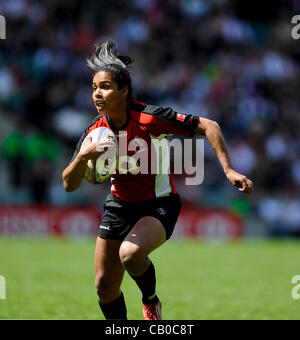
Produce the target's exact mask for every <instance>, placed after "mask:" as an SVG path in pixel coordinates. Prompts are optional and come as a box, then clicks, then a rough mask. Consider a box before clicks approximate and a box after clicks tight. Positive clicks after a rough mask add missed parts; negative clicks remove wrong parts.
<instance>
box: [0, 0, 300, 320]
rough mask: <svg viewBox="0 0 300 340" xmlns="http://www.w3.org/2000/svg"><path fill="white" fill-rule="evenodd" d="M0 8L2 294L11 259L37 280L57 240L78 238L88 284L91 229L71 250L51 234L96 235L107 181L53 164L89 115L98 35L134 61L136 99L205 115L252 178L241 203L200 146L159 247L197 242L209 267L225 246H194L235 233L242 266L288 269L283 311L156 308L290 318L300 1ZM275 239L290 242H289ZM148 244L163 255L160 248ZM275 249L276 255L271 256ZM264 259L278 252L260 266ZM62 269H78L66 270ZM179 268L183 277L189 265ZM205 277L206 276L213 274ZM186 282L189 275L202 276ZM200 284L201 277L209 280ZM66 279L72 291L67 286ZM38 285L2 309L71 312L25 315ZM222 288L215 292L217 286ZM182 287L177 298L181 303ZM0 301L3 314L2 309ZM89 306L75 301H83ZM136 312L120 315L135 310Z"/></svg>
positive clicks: (297, 189) (299, 205) (89, 2)
mask: <svg viewBox="0 0 300 340" xmlns="http://www.w3.org/2000/svg"><path fill="white" fill-rule="evenodd" d="M0 14H1V15H3V16H4V17H5V19H6V25H7V27H6V39H5V40H0V152H1V161H0V245H1V246H0V254H1V255H0V275H3V276H5V277H6V278H7V281H8V282H9V281H10V282H11V281H13V282H14V283H10V286H9V284H8V286H7V290H8V292H9V289H11V290H13V289H14V288H15V289H16V291H18V292H19V293H18V294H21V293H20V290H19V288H20V287H19V288H17V286H18V284H17V282H18V280H21V278H22V275H21V274H20V273H19V272H18V270H19V269H17V268H20V262H19V261H23V262H22V267H23V268H27V270H29V272H30V273H31V271H33V273H32V275H33V276H32V277H35V278H38V277H40V276H39V275H41V277H42V276H43V275H42V274H41V273H42V272H43V270H44V268H43V265H44V264H45V263H44V262H43V263H42V262H41V261H42V260H41V261H37V262H36V260H37V259H38V258H43V257H40V256H41V253H42V252H43V251H45V249H48V248H47V247H49V248H50V249H49V251H51V254H53V253H54V254H55V253H56V252H57V254H56V256H58V254H60V251H62V248H64V249H65V247H67V249H68V247H74V248H72V250H71V249H69V250H65V251H66V252H68V251H70V253H67V254H69V255H70V254H72V256H74V252H75V253H76V252H78V251H79V252H81V251H82V247H83V250H84V251H83V255H82V256H86V258H85V260H83V259H82V258H81V256H79V255H78V254H76V256H75V257H76V258H77V257H78V259H76V261H79V264H78V266H79V267H80V263H81V262H80V261H82V263H81V266H86V265H88V266H89V271H88V270H87V269H86V267H85V268H84V270H85V272H83V273H81V274H82V277H80V280H81V281H80V283H83V282H84V285H85V287H87V288H86V289H90V290H92V289H91V285H92V284H91V282H92V280H93V278H92V277H93V272H92V271H93V269H92V261H93V259H92V255H93V254H92V253H93V246H94V243H93V242H94V238H93V241H90V240H89V241H87V242H88V245H83V244H82V243H80V242H78V239H77V241H74V240H73V241H67V239H64V238H63V239H61V238H60V239H53V238H51V236H53V235H59V236H61V237H62V236H68V235H69V236H70V235H73V236H74V235H77V236H79V238H80V237H83V235H88V236H93V235H95V231H96V230H97V221H98V220H99V216H100V214H101V209H102V204H103V200H104V198H105V196H106V194H107V193H108V192H109V184H104V185H101V186H91V185H90V184H88V183H83V185H82V186H81V188H80V189H78V190H77V191H75V192H73V193H71V194H67V193H65V192H64V190H63V187H62V183H61V173H62V170H63V169H64V168H65V166H66V165H67V163H68V161H69V160H70V158H71V156H72V153H73V151H74V148H75V145H76V143H77V140H78V138H79V136H80V135H81V133H82V131H83V129H84V127H85V126H86V124H87V123H88V122H89V120H90V119H91V118H92V117H94V116H95V115H96V111H95V109H94V107H93V103H92V98H91V74H90V72H89V71H88V69H87V67H86V63H85V60H86V57H87V56H88V55H90V53H91V51H92V48H93V45H94V44H95V43H96V42H99V41H104V40H107V39H112V40H114V41H115V42H116V43H117V44H118V46H119V48H120V52H121V53H123V54H128V55H130V56H132V57H133V58H134V59H135V68H134V70H133V82H134V88H135V95H136V97H137V98H138V99H139V100H140V101H144V102H147V103H152V104H157V105H160V106H171V107H173V108H174V109H175V110H177V111H179V112H185V113H193V114H196V115H200V116H203V117H207V118H210V119H213V120H216V121H217V122H218V123H219V124H220V126H221V128H222V131H223V133H224V136H225V139H226V141H227V143H228V146H229V150H230V154H231V157H232V160H233V164H234V166H235V168H236V170H237V171H240V172H242V173H244V174H246V175H247V176H248V177H249V178H250V179H252V180H253V182H254V185H255V190H254V193H253V195H252V196H251V197H250V198H249V197H246V196H242V195H241V194H240V193H239V192H238V191H236V190H235V189H234V188H232V186H231V185H230V184H229V183H227V181H226V179H225V176H224V174H223V172H222V169H221V168H220V166H219V164H218V161H217V159H216V157H215V154H214V152H213V150H212V149H211V148H210V146H209V145H208V143H207V141H205V175H204V182H203V183H202V184H201V185H200V186H185V184H184V179H185V175H182V176H178V175H176V182H177V189H178V191H179V193H180V194H181V197H182V200H183V201H184V209H183V211H182V214H181V217H180V220H179V222H178V225H177V229H176V232H175V234H174V236H173V240H170V242H169V243H170V254H173V253H174V254H175V255H174V256H176V253H177V249H178V250H180V251H181V250H182V254H184V253H185V251H187V250H188V249H191V248H192V249H194V250H195V252H196V248H197V247H196V246H195V244H198V245H199V247H198V248H197V249H202V251H203V252H204V253H205V252H206V251H207V254H206V255H207V256H208V258H209V259H211V261H212V262H211V263H210V265H211V266H212V267H213V266H214V268H219V267H221V263H220V258H219V257H217V256H221V257H222V253H223V252H222V251H224V252H225V254H227V251H228V249H231V248H227V245H226V244H227V243H226V242H225V243H224V242H223V243H222V245H220V248H218V251H216V249H215V248H214V246H212V247H210V246H208V245H207V244H204V243H202V242H203V241H204V240H208V239H209V240H211V241H214V242H213V244H215V243H216V242H215V241H237V240H239V241H240V242H234V243H230V246H229V247H240V248H236V249H239V251H237V253H236V256H237V258H239V257H240V256H242V254H244V255H245V253H243V252H244V251H245V252H246V253H247V254H248V255H249V257H247V259H248V260H249V261H250V260H251V261H250V262H249V263H250V264H249V263H248V265H247V266H248V268H250V267H251V266H253V267H254V266H256V265H258V263H260V262H261V261H262V260H263V259H265V261H266V262H265V263H264V265H265V267H261V268H260V270H261V272H264V271H268V270H270V268H271V267H272V265H273V267H272V268H273V269H272V270H275V268H277V269H278V271H279V273H282V272H281V271H280V269H279V268H282V270H284V269H283V268H285V270H286V273H285V276H284V278H285V281H284V282H285V283H284V284H285V285H286V286H285V290H284V293H283V294H286V295H284V296H285V297H286V301H288V303H287V305H286V306H285V307H282V306H279V307H278V309H277V310H278V311H281V314H280V313H279V314H276V313H275V312H274V313H273V314H272V313H271V312H270V313H269V314H268V313H267V314H263V312H261V313H258V314H255V313H256V312H257V308H258V307H257V308H256V307H255V305H253V306H252V305H251V307H249V310H251V311H252V312H253V314H251V313H250V314H247V313H246V314H243V313H242V314H241V313H240V309H239V305H238V302H236V303H237V304H236V305H234V308H233V309H232V311H233V312H232V313H231V314H230V313H229V314H224V315H222V314H218V313H213V312H212V313H211V311H212V310H213V307H215V306H212V305H207V306H206V307H207V309H206V311H207V314H205V309H204V311H202V314H199V315H197V314H196V315H193V314H188V313H187V312H186V311H185V312H186V313H187V314H184V315H181V314H176V313H175V314H172V313H171V314H169V316H168V317H169V318H184V317H185V318H195V319H197V318H209V317H211V318H214V317H215V318H226V316H228V315H229V317H232V318H238V317H239V318H242V317H246V318H247V317H248V318H255V315H257V317H258V318H277V317H278V318H285V317H287V318H293V316H294V315H295V314H294V312H293V311H294V310H296V309H295V304H294V305H291V303H293V302H294V301H292V300H291V297H290V288H291V287H290V286H289V284H290V279H291V277H292V276H293V275H296V274H297V266H296V263H294V262H293V260H292V259H294V257H293V255H292V254H294V255H295V254H296V253H297V246H295V243H294V242H297V241H295V239H296V238H297V237H299V235H300V135H299V128H300V115H299V93H300V77H299V75H300V74H299V71H300V63H299V60H300V59H299V58H300V42H299V41H297V40H293V39H292V36H291V30H292V28H293V25H292V24H291V19H292V17H293V16H294V15H296V14H300V3H299V1H297V0H269V1H258V0H252V1H250V0H230V1H229V0H207V1H206V0H132V1H124V0H118V1H104V0H98V1H93V0H84V1H83V0H77V1H71V0H66V1H58V0H51V1H50V0H45V1H42V2H41V1H37V0H8V1H2V2H1V3H0ZM70 121H71V122H72V123H71V124H70ZM12 236H14V237H12ZM16 236H18V237H16ZM24 236H26V237H24ZM28 236H30V237H28ZM31 236H35V237H34V238H33V237H31ZM37 236H42V239H41V238H37ZM45 236H48V237H46V238H45ZM270 237H272V238H276V240H277V241H276V242H275V243H272V242H271V241H269V240H268V241H266V248H265V253H263V252H262V253H260V251H258V252H257V253H256V250H255V249H256V248H255V247H254V248H253V251H249V249H248V248H247V245H246V246H242V244H247V240H249V239H253V238H255V239H256V240H259V241H257V242H259V243H258V246H257V247H258V248H257V249H261V248H260V247H261V244H262V243H261V242H264V241H263V240H265V239H267V238H270ZM190 239H192V241H190ZM287 239H289V240H290V239H293V240H294V241H292V243H289V242H287V241H286V240H287ZM179 240H180V241H179ZM280 240H284V242H283V241H280ZM47 242H49V243H47ZM68 242H71V244H72V245H71V244H69V243H68ZM176 242H178V243H176ZM181 242H182V243H181ZM195 242H196V243H195ZM197 242H199V243H197ZM245 242H246V243H245ZM273 242H274V241H273ZM278 242H279V243H278ZM280 242H281V243H280ZM40 244H42V247H41V246H40ZM183 244H185V249H186V250H185V251H184V250H183V249H182V247H183ZM279 244H280V245H279ZM296 245H298V243H296ZM194 246H195V248H193V247H194ZM43 247H45V248H43ZM51 247H52V248H51ZM172 247H173V248H174V249H173V252H172ZM201 247H203V248H201ZM244 247H245V248H244ZM269 247H270V248H269ZM87 249H88V251H86V250H87ZM247 249H248V250H247ZM221 250H222V251H221ZM35 251H36V252H35ZM85 251H86V252H85ZM159 251H165V252H166V253H167V252H168V247H166V250H159ZM232 251H233V252H234V250H232ZM289 251H291V253H289ZM8 254H9V256H8ZM87 254H88V255H87ZM289 254H290V255H291V256H289ZM298 254H299V253H298ZM61 256H62V257H60V258H59V259H57V262H58V263H59V264H60V266H61V267H57V270H54V267H55V263H56V262H55V261H56V260H54V259H52V262H51V263H52V264H53V267H52V266H51V263H50V264H49V263H48V267H49V268H50V269H49V268H48V269H47V270H50V272H51V270H52V272H51V273H52V274H53V282H52V284H53V285H52V288H53V289H54V287H55V284H54V282H55V280H56V279H57V277H56V276H55V275H56V274H58V273H60V269H61V271H62V272H63V271H65V270H68V269H69V268H70V269H72V268H71V267H72V266H71V263H72V257H71V258H70V259H68V260H67V259H66V258H67V256H66V253H64V252H62V253H61ZM154 256H155V255H154ZM166 256H167V255H166ZM195 256H197V255H195ZM245 256H246V255H245ZM260 256H262V257H263V259H262V258H261V257H260ZM268 256H269V257H268ZM229 257H230V256H229ZM278 257H279V258H281V259H282V261H283V262H282V263H277V260H278ZM274 258H277V260H276V261H275V260H274V261H272V259H274ZM21 259H22V260H21ZM25 259H28V261H29V264H28V262H26V261H25ZM43 259H44V258H43ZM47 259H48V261H49V260H50V257H48V258H47ZM64 259H66V266H64V265H63V263H64ZM189 260H190V258H189V257H186V261H187V262H188V261H189ZM44 261H46V259H44ZM176 261H177V260H176ZM223 261H226V256H225V255H224V259H223ZM228 261H229V262H228V263H230V264H231V265H232V266H233V267H234V266H237V272H235V271H233V272H232V275H238V274H239V273H240V271H242V272H243V267H242V265H241V267H239V265H238V264H237V263H235V262H234V261H235V260H232V259H231V257H230V259H228ZM231 261H233V262H231ZM245 261H247V260H245ZM268 261H269V262H268ZM263 262H264V261H262V262H261V263H262V264H263ZM26 263H27V265H26ZM170 263H172V257H171V256H170ZM173 263H174V262H173ZM38 264H39V266H38ZM83 264H84V265H83ZM73 265H74V264H73ZM165 265H167V264H165ZM206 265H207V264H206ZM210 265H209V266H210ZM280 265H281V266H282V267H280ZM195 266H197V263H196V264H195ZM46 267H47V266H46ZM29 268H31V269H29ZM58 268H60V269H58ZM67 268H68V269H67ZM76 268H77V267H76ZM251 268H252V267H251ZM77 269H78V268H77ZM81 269H82V268H81ZM231 269H232V268H231ZM190 270H191V271H192V267H190ZM216 270H217V269H216ZM223 270H224V268H223ZM239 270H240V271H239ZM55 273H56V274H55ZM74 273H77V272H76V270H75V268H74ZM161 273H162V275H163V269H161ZM85 274H86V275H87V276H88V278H89V281H88V279H87V278H86V277H85ZM252 274H253V273H252ZM273 274H274V276H272V275H267V276H265V277H263V278H262V282H266V280H271V278H274V280H275V277H276V275H275V273H273ZM298 274H299V273H298ZM28 275H29V274H28ZM78 275H79V274H78ZM168 275H169V274H168ZM170 275H171V274H170ZM185 275H187V276H186V279H187V280H188V274H185ZM199 275H200V274H199ZM224 275H225V279H226V277H227V276H228V275H229V274H228V272H226V271H225V272H224ZM226 275H227V276H226ZM243 275H245V277H247V274H245V273H244V274H243ZM255 275H258V273H256V274H255ZM280 275H281V274H279V276H280ZM208 276H209V275H208ZM250 276H251V274H249V277H250ZM25 277H26V278H27V283H28V287H29V286H30V285H31V286H32V280H30V277H29V276H26V275H25ZM55 277H56V278H55ZM71 277H72V276H70V277H69V279H70V280H72V281H73V280H74V277H72V278H71ZM209 277H210V280H211V281H212V280H214V278H213V276H209ZM232 277H234V276H232ZM10 278H11V280H9V279H10ZM167 278H168V276H166V279H167ZM23 279H24V277H23ZM77 279H79V276H78V278H77ZM193 279H195V278H190V280H193ZM223 279H224V277H223ZM252 279H253V277H252ZM44 280H45V279H44ZM197 280H199V281H201V275H200V278H198V279H197ZM245 280H246V279H245ZM87 281H88V282H87ZM211 281H207V284H208V286H209V282H211ZM225 281H226V280H225ZM254 281H255V282H256V280H254ZM38 282H41V285H40V286H42V285H44V284H45V282H44V281H43V280H42V279H41V281H39V280H38V281H35V283H34V287H35V286H38ZM49 282H51V280H50V281H49ZM197 282H198V281H197ZM255 282H253V284H254V283H255ZM271 282H273V281H272V280H271V281H269V282H268V284H266V287H267V286H270V285H271ZM60 284H61V286H63V284H62V282H61V283H60ZM127 284H128V285H129V286H130V283H127ZM65 285H66V286H68V285H67V284H66V283H65ZM230 285H231V283H230ZM40 286H39V287H40ZM9 287H11V288H9ZM75 287H76V285H75ZM80 287H81V288H80ZM162 287H163V284H162ZM178 287H181V286H180V284H178ZM280 287H281V286H278V291H279V290H280ZM77 288H78V289H79V290H80V289H82V286H80V285H79V284H78V282H77ZM28 289H29V288H28ZM38 289H41V287H40V288H38V287H35V288H34V290H33V292H32V293H28V294H29V295H27V296H25V297H24V296H23V295H22V294H21V295H17V296H19V298H16V297H15V301H14V300H13V298H11V299H7V300H6V302H4V301H1V300H0V318H19V317H21V318H36V317H41V318H48V317H52V318H55V317H58V318H59V317H63V318H72V317H74V315H75V314H72V311H73V309H72V308H71V307H70V308H69V309H66V310H64V311H61V312H59V311H57V310H56V309H55V308H53V310H52V309H51V308H50V309H49V310H47V308H44V309H43V310H39V309H33V310H32V311H31V312H29V311H28V313H27V310H26V308H25V307H24V308H23V310H22V308H21V309H20V308H18V306H19V305H20V307H21V306H22V301H23V300H24V299H25V301H28V300H29V299H30V300H31V301H32V300H33V299H41V305H42V304H43V303H45V305H47V302H46V301H44V300H43V294H41V293H40V295H36V292H37V290H38ZM66 289H67V287H66ZM128 289H129V290H130V288H128ZM131 289H132V291H134V288H131ZM162 289H163V288H162ZM179 289H180V288H179ZM211 289H212V288H211ZM75 290H76V288H75ZM197 290H198V288H197V285H196V283H195V291H197ZM29 291H30V290H29ZM29 291H28V292H29ZM166 291H167V290H166ZM72 292H73V293H74V289H72ZM48 293H49V292H48ZM60 293H61V292H59V294H60ZM223 293H224V296H223V297H225V298H226V297H227V293H228V292H223ZM51 294H55V291H53V292H51ZM61 294H63V293H61ZM82 294H83V293H82ZM174 294H175V293H174ZM193 294H194V295H195V294H196V293H193ZM193 294H191V296H193ZM228 294H229V296H231V295H230V292H229V293H228ZM232 294H233V295H234V292H232ZM253 294H254V293H253ZM11 295H13V294H11ZM135 295H136V292H135V294H134V293H132V298H133V299H134V298H135ZM191 296H190V297H187V300H188V299H190V300H193V299H192V298H191ZM255 296H256V295H255ZM202 298H203V296H202V297H201V299H202ZM231 298H232V296H231ZM235 298H236V299H237V298H238V297H237V296H235ZM253 298H254V299H255V298H256V299H257V296H256V297H253ZM22 299H23V300H22ZM26 299H27V300H26ZM274 299H275V297H274V296H273V297H271V296H269V301H264V300H261V303H264V305H262V307H261V308H262V310H263V308H264V307H263V306H267V305H268V306H272V303H273V302H274ZM70 300H71V301H72V297H71V296H70ZM173 300H174V298H173ZM283 300H285V299H284V298H283ZM10 301H14V304H12V303H11V304H10ZM277 301H278V299H277ZM77 302H78V301H77ZM188 302H190V303H192V301H185V306H188ZM4 303H6V304H7V305H6V307H7V309H2V308H1V304H4ZM170 303H171V302H170ZM224 303H225V304H226V305H227V304H228V301H227V302H226V299H225V300H224ZM294 303H295V302H294ZM57 304H59V302H57ZM13 305H14V306H13ZM70 306H72V303H71V304H70ZM78 306H79V304H77V307H78ZM56 307H57V306H56ZM63 307H65V306H59V308H60V309H61V308H63ZM96 307H97V306H96V305H95V306H94V305H93V308H94V309H93V312H91V314H80V313H79V314H78V311H77V313H76V316H77V317H85V318H97V317H98V314H99V312H98V310H97V308H96ZM88 308H90V307H88V303H86V305H84V306H82V307H81V310H84V309H88ZM174 308H175V307H174ZM186 308H187V309H188V307H186ZM216 308H217V307H216ZM284 308H286V309H284ZM241 309H243V307H241ZM258 309H259V308H258ZM216 310H217V309H216ZM234 311H236V314H235V313H234ZM136 313H137V314H132V315H131V317H132V318H135V317H136V318H138V315H139V314H138V312H136Z"/></svg>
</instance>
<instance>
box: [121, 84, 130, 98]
mask: <svg viewBox="0 0 300 340" xmlns="http://www.w3.org/2000/svg"><path fill="white" fill-rule="evenodd" d="M128 92H129V91H128V86H127V85H125V86H123V88H122V90H121V93H122V95H123V96H127V95H128Z"/></svg>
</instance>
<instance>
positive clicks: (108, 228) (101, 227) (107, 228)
mask: <svg viewBox="0 0 300 340" xmlns="http://www.w3.org/2000/svg"><path fill="white" fill-rule="evenodd" d="M100 229H105V230H111V229H110V227H108V226H106V225H100Z"/></svg>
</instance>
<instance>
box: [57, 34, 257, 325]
mask: <svg viewBox="0 0 300 340" xmlns="http://www.w3.org/2000/svg"><path fill="white" fill-rule="evenodd" d="M131 63H132V60H131V59H130V58H129V57H127V56H118V55H117V48H116V46H115V44H114V43H113V42H111V41H107V42H105V43H103V44H99V45H97V46H96V47H95V50H94V53H93V55H92V57H91V58H90V59H88V66H89V67H90V68H91V69H92V70H93V72H94V76H93V81H92V88H93V101H94V103H95V106H96V109H97V111H98V114H97V116H96V117H95V118H94V120H93V121H92V122H91V123H90V125H89V126H88V127H87V128H86V130H85V131H84V133H83V135H82V136H81V138H80V140H79V142H78V145H77V147H76V151H75V153H74V155H73V158H72V160H71V162H70V164H69V165H68V167H67V168H66V169H65V170H64V171H63V174H62V179H63V185H64V188H65V190H66V191H68V192H70V191H73V190H76V189H77V188H78V187H79V186H80V184H81V181H82V178H83V176H84V171H85V167H86V164H87V161H88V160H89V159H92V160H95V159H97V158H98V157H99V156H100V155H101V154H102V153H103V151H102V152H101V151H99V148H98V147H97V143H93V142H92V141H91V139H88V141H87V142H86V143H84V145H82V142H83V140H84V138H85V137H86V135H87V134H88V133H89V132H90V131H92V130H93V129H95V128H97V127H108V128H110V129H111V130H112V131H113V132H114V133H115V135H116V137H117V138H118V137H119V134H120V133H121V132H122V133H124V131H125V132H126V133H127V140H128V143H129V142H130V141H131V140H135V139H136V138H141V139H142V140H144V141H147V143H148V145H151V141H152V140H153V139H156V138H158V139H159V138H164V137H165V136H167V135H170V134H172V135H178V136H191V137H193V136H199V135H201V136H206V138H207V139H208V141H209V143H210V144H211V146H212V147H213V149H214V151H215V153H216V156H217V158H218V159H219V161H220V163H221V165H222V167H223V169H224V173H225V175H226V177H227V179H228V180H229V182H230V183H231V184H232V185H234V186H235V187H237V188H238V189H239V190H240V191H241V192H242V193H246V194H251V192H252V190H253V184H252V182H251V180H249V179H248V178H247V177H246V176H244V175H242V174H239V173H238V172H236V171H235V170H234V169H233V167H232V164H231V161H230V157H229V154H228V151H227V146H226V143H225V141H224V138H223V135H222V132H221V130H220V127H219V125H218V124H217V123H216V122H214V121H212V120H209V119H205V118H201V117H197V116H193V115H191V114H178V113H177V112H175V111H174V110H172V109H170V108H161V107H157V106H153V105H147V104H144V103H140V102H136V101H134V99H133V95H132V84H131V76H130V73H129V71H128V65H129V64H131ZM148 150H151V148H150V147H149V148H148ZM128 155H131V153H130V152H129V151H128ZM149 157H150V156H149ZM150 158H151V157H150ZM150 158H149V159H150ZM160 161H161V159H160V158H159V155H158V156H157V162H160ZM180 208H181V203H180V198H179V196H178V194H177V193H176V189H175V185H174V181H173V179H172V176H171V174H152V173H150V174H144V173H139V174H131V173H127V174H124V173H118V171H117V172H116V173H115V174H113V175H112V177H111V193H110V194H109V195H108V196H107V198H106V202H105V204H104V213H103V216H102V220H101V223H100V227H99V231H98V237H97V242H96V250H95V286H96V291H97V295H98V302H99V306H100V308H101V310H102V312H103V314H104V317H105V318H106V319H127V311H126V305H125V300H124V296H123V293H122V291H121V289H120V287H121V283H122V279H123V276H124V272H125V270H126V271H127V272H128V273H129V275H130V276H131V277H132V279H133V280H134V281H135V282H136V284H137V285H138V287H139V289H140V290H141V293H142V302H143V313H144V319H145V320H160V319H161V302H160V300H159V299H158V296H157V295H156V292H155V289H156V277H155V268H154V265H153V263H152V262H151V260H150V258H149V254H150V253H151V252H152V251H153V250H155V249H156V248H158V247H159V246H161V245H162V244H163V243H164V242H165V241H166V240H167V239H169V238H170V236H171V235H172V232H173V229H174V226H175V223H176V221H177V218H178V215H179V212H180Z"/></svg>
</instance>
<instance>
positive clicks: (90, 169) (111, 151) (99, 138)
mask: <svg viewBox="0 0 300 340" xmlns="http://www.w3.org/2000/svg"><path fill="white" fill-rule="evenodd" d="M88 137H92V142H97V143H98V146H97V147H99V150H100V149H101V144H103V143H106V142H108V141H109V142H110V144H111V147H109V148H108V149H107V150H106V151H105V152H104V153H103V154H102V155H101V156H99V157H98V158H97V159H96V160H91V159H89V160H88V162H87V165H86V169H85V172H84V178H85V179H86V180H87V181H88V182H89V183H91V184H101V183H104V182H105V181H106V180H107V179H108V178H110V176H111V175H112V174H113V173H114V172H115V170H116V164H117V157H118V141H117V138H116V136H115V134H114V133H113V132H112V131H111V130H110V129H109V128H107V127H99V128H96V129H94V130H92V131H91V132H90V133H89V134H88V135H87V136H86V137H85V139H84V141H83V142H82V146H81V148H82V147H83V146H84V145H85V142H86V140H87V138H88Z"/></svg>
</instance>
